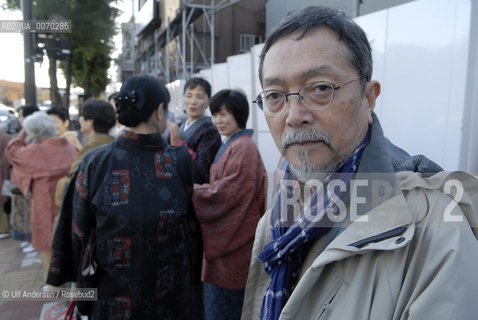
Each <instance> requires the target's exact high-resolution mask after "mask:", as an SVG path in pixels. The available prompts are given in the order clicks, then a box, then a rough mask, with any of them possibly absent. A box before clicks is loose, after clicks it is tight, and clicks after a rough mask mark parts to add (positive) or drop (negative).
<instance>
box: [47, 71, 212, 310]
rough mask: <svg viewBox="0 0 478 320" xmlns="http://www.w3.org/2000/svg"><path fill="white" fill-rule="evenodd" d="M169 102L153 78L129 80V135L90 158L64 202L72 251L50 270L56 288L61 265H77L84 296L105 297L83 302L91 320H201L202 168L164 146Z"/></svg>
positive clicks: (125, 91)
mask: <svg viewBox="0 0 478 320" xmlns="http://www.w3.org/2000/svg"><path fill="white" fill-rule="evenodd" d="M169 101H170V96H169V92H168V90H167V89H166V87H165V86H164V85H163V84H162V83H161V82H159V81H158V80H157V79H155V78H154V77H151V76H148V75H140V76H133V77H130V78H128V79H127V80H126V81H125V82H124V84H123V86H122V87H121V91H120V92H119V94H118V97H117V98H116V106H117V113H118V120H119V121H120V123H121V124H123V125H125V126H126V127H127V128H128V129H127V130H125V131H123V133H122V134H121V135H120V136H119V137H118V138H116V139H115V140H114V141H113V142H111V143H108V144H105V145H102V146H99V147H97V148H95V149H93V150H90V151H89V152H88V153H86V154H85V155H84V156H83V158H82V159H81V161H80V163H79V164H78V167H77V170H76V171H75V173H74V175H73V178H72V180H71V182H70V184H69V187H68V190H67V192H66V194H65V198H64V199H63V205H62V211H63V207H65V206H68V207H69V208H70V210H72V219H73V223H72V232H73V239H72V242H73V243H72V250H69V251H66V252H59V254H58V255H57V258H58V259H57V261H52V267H51V270H50V278H49V280H50V279H51V280H54V279H55V277H54V274H55V273H56V272H58V271H60V270H58V268H57V266H56V263H60V264H61V261H59V260H61V259H71V261H74V262H77V270H73V272H70V276H71V275H73V276H75V277H76V282H77V285H78V287H80V288H82V287H87V288H92V287H95V288H98V300H97V301H94V302H79V301H78V302H77V306H78V310H79V313H80V314H81V315H87V316H88V319H109V318H112V317H114V318H118V319H123V318H127V319H196V318H199V319H201V318H202V309H203V304H202V299H201V296H202V295H201V294H200V291H199V289H200V288H201V286H200V283H201V282H200V268H201V256H202V249H201V248H202V245H201V244H202V238H201V231H200V226H199V222H198V221H197V218H196V216H195V213H194V208H193V206H192V191H193V176H194V166H193V161H192V158H191V156H190V154H189V152H188V151H187V149H186V148H184V147H172V146H169V145H168V144H166V142H165V141H164V140H163V139H162V138H161V132H163V131H164V129H165V127H166V119H167V110H168V103H169ZM62 213H63V212H62ZM68 253H70V255H72V256H70V257H69V256H68ZM73 265H75V263H73ZM52 274H53V275H52ZM58 279H59V278H58ZM59 280H62V279H59ZM49 283H50V284H51V285H56V286H58V285H61V284H62V283H61V281H60V282H54V281H51V282H50V281H49Z"/></svg>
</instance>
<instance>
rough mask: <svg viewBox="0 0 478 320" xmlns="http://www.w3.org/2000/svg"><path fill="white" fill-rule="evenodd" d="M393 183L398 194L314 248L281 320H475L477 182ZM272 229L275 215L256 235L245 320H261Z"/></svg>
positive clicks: (464, 177)
mask: <svg viewBox="0 0 478 320" xmlns="http://www.w3.org/2000/svg"><path fill="white" fill-rule="evenodd" d="M396 179H397V186H398V187H399V190H401V192H398V194H396V195H395V196H392V197H390V198H389V199H388V200H386V201H384V202H382V203H381V204H379V205H378V206H376V207H375V208H373V209H372V210H371V211H369V212H368V213H366V214H365V215H364V216H363V217H362V218H360V219H359V220H356V221H353V222H351V223H350V225H348V227H347V228H345V230H344V231H343V232H342V233H340V234H339V235H338V236H337V237H336V238H335V239H334V240H333V241H332V242H331V243H330V244H329V245H328V246H327V247H326V248H325V250H324V251H323V252H322V253H321V254H320V255H318V249H319V248H320V246H314V247H312V249H311V250H310V252H309V255H308V257H307V259H306V263H305V265H307V260H310V261H311V262H310V263H311V265H310V266H306V267H304V268H303V270H302V271H303V273H302V275H301V278H300V280H299V281H298V283H297V284H296V287H295V289H294V291H293V292H292V294H291V297H290V298H289V300H288V302H287V304H286V305H285V307H284V308H283V311H282V314H281V317H280V319H281V320H286V319H297V320H299V319H300V320H304V319H340V320H342V319H354V320H356V319H377V320H383V319H420V320H424V319H475V318H476V317H477V314H478V303H477V301H476V297H477V295H478V276H477V275H476V273H477V270H478V241H477V236H478V232H477V230H478V229H477V228H476V227H477V226H478V216H477V212H478V180H477V179H475V178H474V177H472V176H470V175H468V174H465V173H460V172H456V173H445V172H441V173H438V174H436V175H433V176H431V177H429V178H422V177H421V175H420V174H417V173H413V172H400V173H397V174H396ZM460 184H462V185H463V188H461V187H460ZM450 186H451V187H450ZM455 186H458V192H456V190H457V189H456V188H455ZM462 190H465V192H464V193H461V191H462ZM365 217H367V218H368V222H363V221H360V220H362V219H365ZM269 221H270V211H269V212H267V213H266V215H265V216H264V217H263V218H262V219H261V221H260V222H259V225H258V228H257V231H256V239H255V243H254V248H253V252H252V257H253V259H252V262H251V267H250V270H249V278H248V282H247V287H246V294H245V300H244V309H243V315H242V319H259V315H260V309H261V304H262V297H263V294H264V292H265V290H266V288H267V286H268V285H269V281H270V278H269V276H268V275H267V274H266V273H265V272H264V267H263V264H262V263H261V262H259V261H258V260H257V256H258V254H259V253H260V252H261V251H262V249H263V247H264V245H265V244H267V243H268V242H269V241H270V240H271V232H270V222H269Z"/></svg>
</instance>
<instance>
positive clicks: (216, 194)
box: [193, 90, 267, 320]
mask: <svg viewBox="0 0 478 320" xmlns="http://www.w3.org/2000/svg"><path fill="white" fill-rule="evenodd" d="M210 107H211V113H212V115H213V122H214V125H215V126H216V127H217V129H218V130H219V133H220V134H221V135H223V136H225V137H226V140H225V141H224V143H223V144H222V146H221V148H220V149H219V151H218V153H217V154H216V157H215V158H214V162H213V164H212V166H211V176H210V183H209V184H202V185H199V184H195V185H194V197H193V203H194V207H195V209H196V215H197V217H198V219H199V222H200V223H201V229H202V232H203V241H204V258H203V268H202V276H201V278H202V281H203V283H204V305H205V319H215V320H216V319H240V317H241V310H242V304H243V296H244V288H245V286H246V281H247V274H248V269H249V263H250V260H251V252H252V244H253V242H254V233H255V230H256V226H257V223H258V221H259V219H260V217H261V216H262V214H263V213H264V211H265V195H266V189H267V176H266V170H265V168H264V164H263V163H262V159H261V156H260V154H259V151H258V150H257V147H256V145H255V143H254V141H253V140H252V130H248V129H244V128H245V127H246V122H247V118H248V116H249V104H248V103H247V99H246V97H245V96H244V95H243V94H242V93H241V92H239V91H235V90H222V91H219V92H218V93H217V94H216V95H215V96H214V97H213V98H212V100H211V105H210Z"/></svg>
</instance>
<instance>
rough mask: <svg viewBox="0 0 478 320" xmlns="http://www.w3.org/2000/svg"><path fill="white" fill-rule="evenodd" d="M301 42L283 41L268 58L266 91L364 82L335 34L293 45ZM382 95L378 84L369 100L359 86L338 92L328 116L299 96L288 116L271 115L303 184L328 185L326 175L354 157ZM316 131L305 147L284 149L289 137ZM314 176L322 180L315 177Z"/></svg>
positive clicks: (371, 86)
mask: <svg viewBox="0 0 478 320" xmlns="http://www.w3.org/2000/svg"><path fill="white" fill-rule="evenodd" d="M295 37H296V35H295V34H292V35H289V36H286V37H284V38H282V39H280V40H278V41H277V42H276V43H274V44H273V45H272V46H271V48H270V49H269V51H268V52H267V53H266V56H265V58H264V63H263V75H262V76H263V82H262V85H263V89H264V90H268V89H278V90H281V91H283V92H284V93H286V94H287V93H291V92H298V91H299V90H300V88H301V87H302V86H304V85H305V84H307V83H309V82H312V81H319V80H323V81H329V82H332V83H334V84H336V85H342V84H344V83H346V82H348V81H350V80H352V79H354V78H357V77H358V76H360V75H359V74H357V71H355V69H354V68H353V67H352V65H351V64H350V62H349V60H348V59H347V53H348V52H349V51H348V50H349V49H348V48H347V47H346V45H345V44H343V43H342V42H340V41H339V39H338V36H337V35H336V34H335V33H334V32H333V31H331V30H330V29H328V28H325V27H321V28H319V29H317V30H316V31H314V32H312V33H310V34H308V35H307V36H306V37H304V38H302V39H301V40H298V41H297V40H293V39H294V38H295ZM379 91H380V85H379V84H378V83H376V82H369V83H367V88H366V90H365V95H363V94H362V90H361V87H360V82H359V80H357V81H353V82H351V83H350V84H348V85H346V86H344V87H343V88H340V89H339V90H336V92H335V97H334V98H333V101H332V102H331V103H330V105H329V106H328V107H327V108H325V109H323V110H311V109H309V108H307V107H306V106H305V105H304V104H302V102H301V101H300V100H299V99H298V97H297V96H290V97H289V102H288V103H287V106H286V108H285V110H284V111H283V113H282V114H280V115H277V116H271V115H268V114H267V113H266V120H267V123H268V125H269V128H270V130H271V134H272V136H273V138H274V141H275V143H276V145H277V147H278V148H279V150H280V151H281V153H282V154H283V155H284V157H285V158H286V159H287V160H288V161H289V163H290V164H291V165H292V166H293V168H295V170H294V172H295V173H296V175H297V176H298V178H299V180H307V179H311V178H319V179H322V178H323V173H327V172H330V171H333V169H334V168H335V167H336V166H337V165H338V164H340V163H341V162H342V161H343V160H344V159H345V158H346V157H347V156H348V155H350V154H351V153H352V152H353V150H354V149H355V147H356V146H357V145H358V144H359V143H360V141H361V140H362V139H363V137H364V136H365V134H366V132H367V129H368V125H369V124H371V123H372V115H371V114H372V110H373V107H374V105H375V98H376V96H377V95H378V94H379ZM312 131H316V133H318V134H315V135H312V136H310V137H306V135H298V137H300V138H299V141H295V142H294V143H292V144H285V145H284V144H283V141H284V140H287V139H284V138H286V137H287V136H288V135H291V134H293V133H304V132H309V133H310V132H312ZM319 137H322V138H319ZM292 140H297V139H292ZM327 140H328V141H327ZM297 171H299V172H297ZM301 172H302V173H303V175H301V174H300V173H301ZM311 172H312V173H314V174H317V175H314V174H313V175H312V176H311V175H310V173H311ZM320 172H322V173H320ZM297 173H299V174H297Z"/></svg>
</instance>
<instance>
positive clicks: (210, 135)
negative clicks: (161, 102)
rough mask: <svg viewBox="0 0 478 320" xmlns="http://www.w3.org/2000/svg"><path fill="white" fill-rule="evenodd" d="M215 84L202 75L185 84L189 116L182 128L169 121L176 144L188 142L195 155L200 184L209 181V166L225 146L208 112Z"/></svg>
mask: <svg viewBox="0 0 478 320" xmlns="http://www.w3.org/2000/svg"><path fill="white" fill-rule="evenodd" d="M210 97H211V85H210V84H209V82H207V81H206V80H204V79H202V78H191V79H189V80H188V81H187V82H186V84H185V85H184V104H185V106H186V114H187V116H188V119H187V120H186V121H185V122H183V124H182V125H181V127H178V126H177V125H176V124H175V123H174V122H172V121H168V125H167V126H168V129H169V131H170V143H171V145H172V146H175V145H176V146H177V145H184V146H186V147H187V148H188V149H189V152H190V153H191V155H192V156H193V160H194V168H195V169H196V178H195V181H194V182H196V183H208V182H209V169H210V167H211V164H212V161H213V160H214V156H215V155H216V152H217V150H218V149H219V147H220V146H221V136H220V135H219V133H218V132H217V129H216V128H215V127H214V125H213V124H212V122H211V117H208V116H205V115H204V112H205V111H206V108H207V107H208V105H209V100H210Z"/></svg>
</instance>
